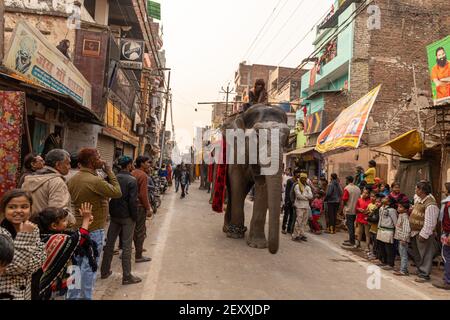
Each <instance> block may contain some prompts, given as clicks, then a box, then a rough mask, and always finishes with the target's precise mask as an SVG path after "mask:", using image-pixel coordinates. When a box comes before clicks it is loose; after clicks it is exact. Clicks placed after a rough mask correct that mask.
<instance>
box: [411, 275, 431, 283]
mask: <svg viewBox="0 0 450 320" xmlns="http://www.w3.org/2000/svg"><path fill="white" fill-rule="evenodd" d="M430 280H431V278H429V277H420V276H419V277H418V278H416V279H414V281H415V282H417V283H426V282H429V281H430Z"/></svg>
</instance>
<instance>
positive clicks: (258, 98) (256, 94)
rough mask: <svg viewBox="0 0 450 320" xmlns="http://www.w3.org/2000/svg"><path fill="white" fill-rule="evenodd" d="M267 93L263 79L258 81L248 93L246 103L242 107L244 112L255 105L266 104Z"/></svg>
mask: <svg viewBox="0 0 450 320" xmlns="http://www.w3.org/2000/svg"><path fill="white" fill-rule="evenodd" d="M268 102H269V101H268V93H267V90H266V83H265V82H264V80H263V79H258V80H256V82H255V86H254V87H253V89H251V90H250V91H249V93H248V103H246V104H245V105H244V111H247V109H248V108H250V107H251V106H253V105H255V104H267V103H268Z"/></svg>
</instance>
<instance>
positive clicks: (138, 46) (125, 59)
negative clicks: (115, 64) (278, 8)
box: [120, 39, 144, 70]
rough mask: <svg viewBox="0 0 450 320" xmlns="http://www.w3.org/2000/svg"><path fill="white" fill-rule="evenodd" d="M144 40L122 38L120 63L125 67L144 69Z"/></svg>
mask: <svg viewBox="0 0 450 320" xmlns="http://www.w3.org/2000/svg"><path fill="white" fill-rule="evenodd" d="M143 61H144V41H140V40H132V39H120V64H121V65H122V67H123V68H125V69H136V70H142V67H143Z"/></svg>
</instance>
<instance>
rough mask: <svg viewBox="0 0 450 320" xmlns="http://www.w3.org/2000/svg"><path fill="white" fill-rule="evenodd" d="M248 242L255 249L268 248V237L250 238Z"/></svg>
mask: <svg viewBox="0 0 450 320" xmlns="http://www.w3.org/2000/svg"><path fill="white" fill-rule="evenodd" d="M247 244H248V246H249V247H251V248H255V249H266V248H267V240H266V238H251V239H250V238H249V239H248V240H247Z"/></svg>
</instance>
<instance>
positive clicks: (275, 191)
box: [266, 172, 282, 254]
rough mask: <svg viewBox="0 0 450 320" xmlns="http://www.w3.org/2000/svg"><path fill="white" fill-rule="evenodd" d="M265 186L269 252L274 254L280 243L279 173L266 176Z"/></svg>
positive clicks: (280, 181) (280, 178)
mask: <svg viewBox="0 0 450 320" xmlns="http://www.w3.org/2000/svg"><path fill="white" fill-rule="evenodd" d="M266 184H267V199H268V201H267V202H268V204H269V239H268V240H269V241H268V244H269V252H270V253H272V254H276V253H277V252H278V247H279V241H280V213H281V187H282V177H281V172H279V173H277V174H276V175H273V176H266Z"/></svg>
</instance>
